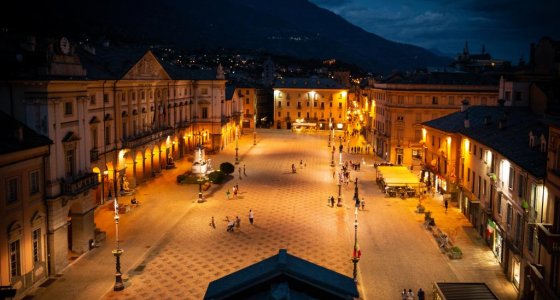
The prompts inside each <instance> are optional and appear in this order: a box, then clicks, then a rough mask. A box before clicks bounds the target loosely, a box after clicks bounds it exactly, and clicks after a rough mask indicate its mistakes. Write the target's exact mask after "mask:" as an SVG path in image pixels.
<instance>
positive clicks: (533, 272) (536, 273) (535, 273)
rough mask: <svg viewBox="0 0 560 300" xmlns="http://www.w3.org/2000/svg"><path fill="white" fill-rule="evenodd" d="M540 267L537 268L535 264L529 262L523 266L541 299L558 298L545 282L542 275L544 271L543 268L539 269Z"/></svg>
mask: <svg viewBox="0 0 560 300" xmlns="http://www.w3.org/2000/svg"><path fill="white" fill-rule="evenodd" d="M541 267H542V266H541ZM541 267H539V268H537V267H536V266H535V265H533V264H529V265H528V266H527V267H526V268H525V272H526V274H528V276H529V278H530V280H531V282H532V283H533V285H534V286H535V288H536V289H537V290H538V291H539V294H541V296H543V299H558V296H557V295H555V294H554V291H553V290H552V288H550V286H548V284H547V283H546V281H545V279H544V277H543V275H542V273H544V272H543V270H539V269H541Z"/></svg>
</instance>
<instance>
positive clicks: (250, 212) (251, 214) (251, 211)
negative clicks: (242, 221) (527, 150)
mask: <svg viewBox="0 0 560 300" xmlns="http://www.w3.org/2000/svg"><path fill="white" fill-rule="evenodd" d="M253 218H254V215H253V210H252V209H249V223H251V225H253Z"/></svg>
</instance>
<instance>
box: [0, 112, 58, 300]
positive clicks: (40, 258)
mask: <svg viewBox="0 0 560 300" xmlns="http://www.w3.org/2000/svg"><path fill="white" fill-rule="evenodd" d="M0 124H1V126H2V129H3V131H4V132H3V134H2V136H1V137H0V144H1V145H0V182H1V184H0V195H2V196H1V197H0V199H1V201H0V216H2V218H0V227H1V228H2V233H1V234H0V286H4V287H6V286H9V287H11V288H13V289H14V290H15V291H13V292H14V293H15V294H16V296H18V295H22V294H23V293H25V291H26V290H28V289H29V288H31V287H32V286H33V285H34V284H36V283H38V282H41V281H42V280H44V279H46V278H47V277H48V275H49V272H48V265H47V264H48V259H47V256H48V253H49V252H48V250H47V228H48V225H47V223H48V216H47V214H48V213H47V205H46V203H45V199H44V195H45V171H46V166H47V164H48V156H49V148H50V144H51V141H50V140H49V139H48V138H46V137H43V136H40V135H37V134H36V133H34V132H33V131H32V130H31V129H29V128H27V127H25V126H24V125H23V124H21V123H19V122H17V121H16V120H14V119H13V118H11V117H9V116H8V115H6V114H4V113H0ZM2 292H6V290H3V291H2Z"/></svg>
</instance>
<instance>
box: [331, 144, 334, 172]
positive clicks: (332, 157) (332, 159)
mask: <svg viewBox="0 0 560 300" xmlns="http://www.w3.org/2000/svg"><path fill="white" fill-rule="evenodd" d="M331 167H334V146H333V148H332V151H331Z"/></svg>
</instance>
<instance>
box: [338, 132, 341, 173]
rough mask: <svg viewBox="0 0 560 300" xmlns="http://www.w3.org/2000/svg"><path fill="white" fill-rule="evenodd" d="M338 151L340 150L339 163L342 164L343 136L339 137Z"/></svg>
mask: <svg viewBox="0 0 560 300" xmlns="http://www.w3.org/2000/svg"><path fill="white" fill-rule="evenodd" d="M338 142H339V145H338V151H339V155H338V156H339V158H338V164H339V165H341V166H342V136H339V137H338Z"/></svg>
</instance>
